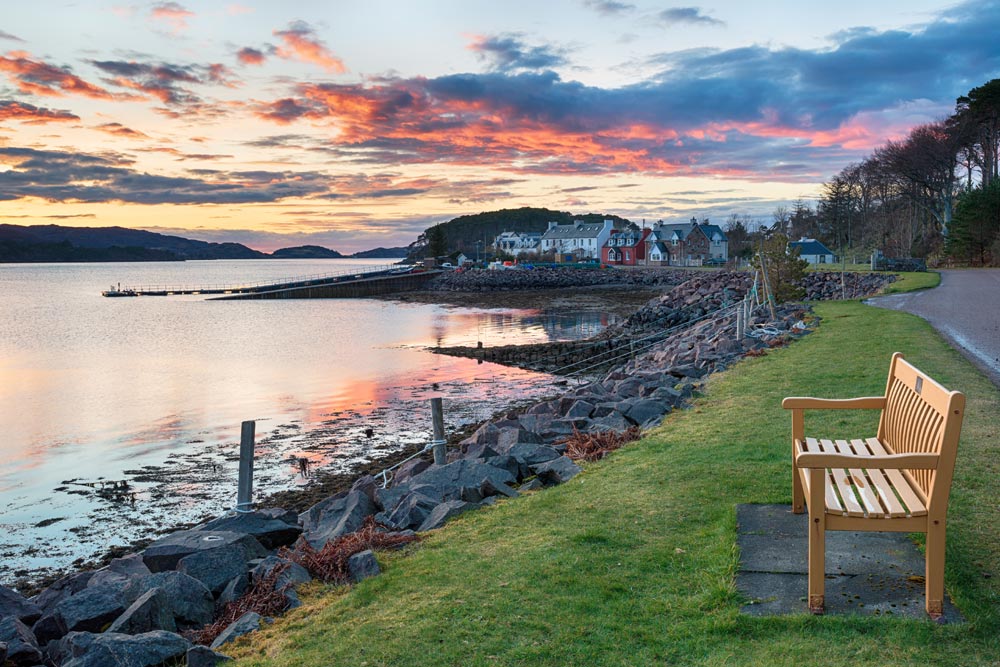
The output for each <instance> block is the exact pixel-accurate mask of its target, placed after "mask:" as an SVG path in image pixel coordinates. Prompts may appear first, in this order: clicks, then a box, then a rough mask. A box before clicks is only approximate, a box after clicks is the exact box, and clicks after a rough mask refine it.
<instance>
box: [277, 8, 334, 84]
mask: <svg viewBox="0 0 1000 667" xmlns="http://www.w3.org/2000/svg"><path fill="white" fill-rule="evenodd" d="M274 36H275V37H277V38H278V39H280V40H281V42H282V44H283V46H279V47H278V48H277V50H276V51H275V54H276V55H278V56H279V57H281V58H285V59H286V60H299V61H301V62H307V63H313V64H314V65H319V66H320V67H322V68H323V69H325V70H327V71H329V72H336V73H338V74H343V73H344V72H346V71H347V67H346V66H345V65H344V61H343V60H341V59H340V58H338V57H337V56H335V55H333V53H332V52H331V51H330V49H329V48H327V46H326V45H325V44H323V42H322V41H321V40H320V39H319V38H318V37H316V32H315V31H314V30H313V29H312V28H311V27H310V26H309V25H308V24H307V23H305V22H304V21H295V22H294V23H292V24H290V25H289V26H288V29H287V30H275V31H274Z"/></svg>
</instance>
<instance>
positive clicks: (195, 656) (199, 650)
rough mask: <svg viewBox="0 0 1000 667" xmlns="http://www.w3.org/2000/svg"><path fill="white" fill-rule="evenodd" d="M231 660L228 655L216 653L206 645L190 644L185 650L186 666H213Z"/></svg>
mask: <svg viewBox="0 0 1000 667" xmlns="http://www.w3.org/2000/svg"><path fill="white" fill-rule="evenodd" d="M231 661H232V658H230V657H229V656H228V655H223V654H221V653H216V652H215V651H213V650H212V649H210V648H208V647H207V646H192V647H191V648H189V649H188V651H187V667H215V666H216V665H221V664H222V663H224V662H231Z"/></svg>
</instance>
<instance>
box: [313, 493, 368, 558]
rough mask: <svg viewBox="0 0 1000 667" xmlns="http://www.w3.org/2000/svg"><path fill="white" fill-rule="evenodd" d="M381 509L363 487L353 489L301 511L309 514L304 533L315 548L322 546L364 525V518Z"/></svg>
mask: <svg viewBox="0 0 1000 667" xmlns="http://www.w3.org/2000/svg"><path fill="white" fill-rule="evenodd" d="M377 510H378V508H377V507H376V506H375V503H373V502H372V500H371V499H370V498H369V497H368V496H367V495H366V494H364V493H362V492H360V491H351V492H350V493H348V494H347V495H346V496H344V497H343V498H340V499H337V500H336V501H335V502H332V503H328V502H327V501H323V502H322V503H318V504H317V505H314V506H313V507H311V508H310V509H308V510H306V511H305V512H304V513H303V514H302V515H301V516H302V517H305V519H304V520H303V528H304V529H305V532H304V533H303V537H305V539H306V540H307V541H308V542H309V544H311V545H312V546H313V547H314V548H316V549H321V548H323V546H324V545H325V544H326V543H327V541H329V540H331V539H333V538H335V537H340V536H341V535H347V534H348V533H353V532H354V531H356V530H358V529H359V528H361V525H362V524H363V523H364V520H365V519H366V518H367V517H369V516H371V515H372V514H374V513H375V512H376V511H377Z"/></svg>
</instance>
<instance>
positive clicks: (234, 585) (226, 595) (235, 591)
mask: <svg viewBox="0 0 1000 667" xmlns="http://www.w3.org/2000/svg"><path fill="white" fill-rule="evenodd" d="M248 588H250V575H249V574H241V575H240V576H238V577H233V578H232V579H231V580H230V581H229V583H228V584H226V587H225V588H223V589H222V592H221V593H219V597H218V599H216V601H215V606H216V609H219V610H221V609H222V608H223V607H225V606H226V605H227V604H229V603H230V602H232V601H234V600H237V599H239V598H240V597H242V596H243V594H244V593H246V592H247V589H248Z"/></svg>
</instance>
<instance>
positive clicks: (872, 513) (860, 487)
mask: <svg viewBox="0 0 1000 667" xmlns="http://www.w3.org/2000/svg"><path fill="white" fill-rule="evenodd" d="M833 444H834V446H835V447H836V448H837V450H838V451H839V452H840V453H841V454H849V455H858V454H862V455H866V454H867V453H868V452H867V450H861V451H855V450H854V449H853V448H852V447H851V445H850V444H849V443H848V442H847V441H846V440H836V441H834V443H833ZM844 472H846V473H847V479H845V480H844V481H845V482H847V481H849V482H850V484H851V486H852V487H853V491H854V494H855V496H857V497H859V498H861V504H862V505H863V506H864V510H865V516H869V517H873V518H881V517H884V516H885V510H884V509H883V507H882V503H880V502H879V499H878V494H877V493H876V492H875V491H873V490H872V488H871V484H870V482H869V480H868V476H867V475H866V474H865V471H864V470H862V469H861V468H849V469H847V470H846V471H844Z"/></svg>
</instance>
